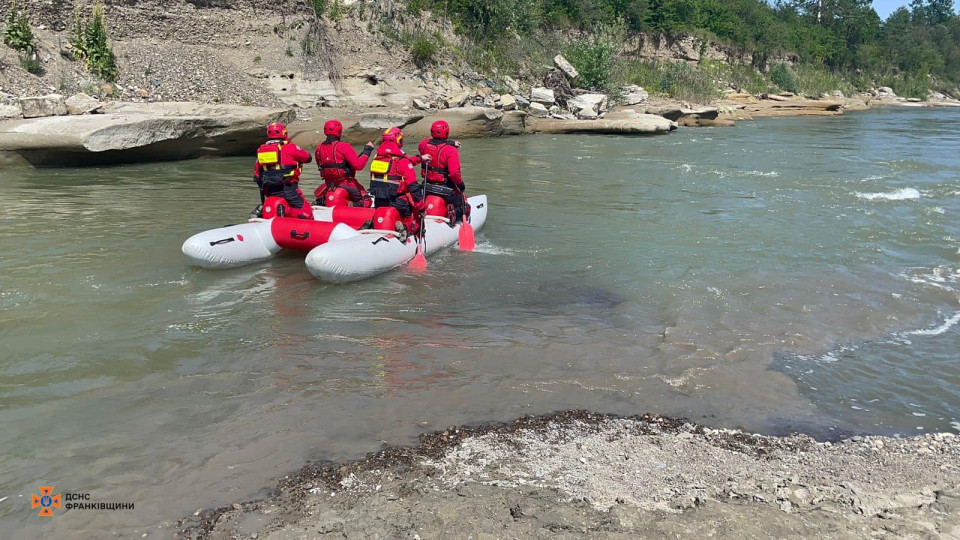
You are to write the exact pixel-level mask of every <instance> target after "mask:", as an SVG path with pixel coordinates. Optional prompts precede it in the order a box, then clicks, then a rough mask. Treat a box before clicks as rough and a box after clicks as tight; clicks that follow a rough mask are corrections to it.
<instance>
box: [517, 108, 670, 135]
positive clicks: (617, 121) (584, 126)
mask: <svg viewBox="0 0 960 540" xmlns="http://www.w3.org/2000/svg"><path fill="white" fill-rule="evenodd" d="M674 129H677V124H676V123H675V122H671V121H670V120H667V119H666V118H664V117H662V116H657V115H652V114H641V113H637V112H635V111H631V110H624V111H616V112H611V113H608V114H607V116H606V117H605V118H602V119H598V120H561V119H556V118H528V119H527V132H528V133H604V134H617V135H639V134H654V133H666V132H669V131H671V130H674Z"/></svg>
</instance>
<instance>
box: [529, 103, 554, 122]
mask: <svg viewBox="0 0 960 540" xmlns="http://www.w3.org/2000/svg"><path fill="white" fill-rule="evenodd" d="M528 112H529V113H530V114H531V115H533V116H535V117H537V118H547V117H548V116H550V111H549V110H547V108H546V107H545V106H544V105H543V104H542V103H536V102H534V103H531V104H530V109H529V110H528Z"/></svg>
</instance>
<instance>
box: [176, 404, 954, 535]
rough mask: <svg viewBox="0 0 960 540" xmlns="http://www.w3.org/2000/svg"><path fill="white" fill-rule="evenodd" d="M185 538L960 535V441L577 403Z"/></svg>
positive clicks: (289, 481) (211, 517)
mask: <svg viewBox="0 0 960 540" xmlns="http://www.w3.org/2000/svg"><path fill="white" fill-rule="evenodd" d="M177 534H178V536H179V537H181V538H204V539H207V538H208V539H228V538H259V539H312V538H476V539H480V538H540V537H544V538H546V537H549V538H583V537H590V538H638V537H642V538H667V537H670V538H704V537H719V538H768V537H771V538H774V537H775V538H811V537H818V538H866V537H875V538H960V437H957V436H955V435H954V434H950V433H941V434H930V435H924V436H918V437H911V438H903V439H898V438H889V437H874V436H864V437H861V436H856V437H852V438H849V439H845V440H840V441H816V440H814V439H813V438H811V437H809V436H806V435H792V436H788V437H770V436H762V435H756V434H749V433H744V432H741V431H736V430H725V429H722V430H713V429H709V428H707V427H704V426H701V425H696V424H692V423H689V422H686V421H684V420H679V419H673V418H665V417H659V416H654V415H644V416H642V417H631V418H620V417H614V416H608V415H599V414H592V413H589V412H584V411H567V412H562V413H556V414H552V415H547V416H537V417H525V418H521V419H517V420H515V421H513V422H511V423H508V424H498V425H486V426H479V427H460V428H458V427H451V428H448V429H446V430H444V431H443V432H438V433H432V434H426V435H422V436H421V438H420V444H419V445H418V446H416V447H390V448H387V449H384V450H382V451H380V452H377V453H375V454H371V455H369V456H367V457H366V458H364V459H361V460H358V461H355V462H349V463H341V464H312V465H308V466H306V467H304V468H303V469H302V470H301V471H299V472H298V473H297V474H294V475H291V476H288V477H285V478H283V479H282V480H281V481H280V483H279V485H278V487H277V489H276V492H275V494H274V495H273V496H272V497H270V498H268V499H265V500H260V501H253V502H247V503H237V504H234V505H233V506H231V507H227V508H222V509H218V510H212V511H204V512H199V513H198V514H197V515H195V516H193V517H189V518H185V519H183V520H181V521H180V522H179V523H178V532H177Z"/></svg>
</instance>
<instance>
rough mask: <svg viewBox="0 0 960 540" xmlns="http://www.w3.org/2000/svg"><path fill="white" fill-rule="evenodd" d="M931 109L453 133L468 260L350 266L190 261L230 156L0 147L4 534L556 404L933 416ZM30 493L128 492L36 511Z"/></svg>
mask: <svg viewBox="0 0 960 540" xmlns="http://www.w3.org/2000/svg"><path fill="white" fill-rule="evenodd" d="M958 120H960V115H958V114H957V113H956V112H952V111H947V112H944V111H936V112H927V111H905V112H901V111H874V112H870V113H866V114H858V115H848V116H845V117H843V118H839V119H829V120H824V119H816V120H801V119H797V120H777V121H758V122H753V123H749V124H743V125H741V126H739V127H737V128H734V129H722V130H713V129H686V130H682V131H679V132H675V133H672V134H670V135H667V136H660V137H646V138H617V137H547V136H539V137H527V138H512V139H499V140H484V141H466V142H465V143H464V148H463V155H464V160H465V162H466V164H467V166H468V170H469V171H470V173H469V176H468V177H467V181H468V185H469V187H470V189H469V192H470V193H481V192H483V193H487V194H488V196H489V200H490V214H489V218H488V220H487V225H486V227H485V228H484V229H483V230H482V231H481V232H480V235H479V237H478V244H479V245H478V250H477V252H475V253H462V252H458V251H446V252H442V253H440V254H438V255H437V256H435V257H434V258H432V259H431V261H430V267H429V270H428V272H427V274H426V275H423V276H416V275H413V274H409V273H407V272H404V271H398V272H394V273H392V274H388V275H384V276H381V277H378V278H375V279H372V280H368V281H364V282H359V283H355V284H350V285H345V286H330V285H325V284H322V283H320V282H318V281H316V280H314V279H313V278H312V277H311V276H310V275H309V273H307V271H306V269H305V268H304V267H303V263H302V257H298V256H296V255H293V256H284V257H281V258H279V259H277V260H274V261H271V262H269V263H265V264H259V265H255V266H251V267H247V268H240V269H235V270H230V271H206V270H201V269H196V268H192V267H189V266H187V265H186V264H185V262H184V260H183V259H182V257H181V255H180V251H179V248H180V244H181V243H182V242H183V240H184V239H185V238H187V237H188V236H190V235H191V234H193V233H195V232H198V231H201V230H204V229H207V228H212V227H217V226H221V225H224V224H226V223H229V222H235V221H237V220H241V219H243V218H244V217H245V216H246V214H247V212H249V210H250V209H251V208H252V206H253V205H254V204H255V203H256V195H255V189H254V188H253V186H252V183H250V182H249V181H248V180H247V179H248V177H249V168H250V164H249V163H248V161H247V160H240V159H236V160H232V159H231V160H216V161H193V162H183V163H173V164H150V165H139V166H124V167H116V168H100V169H59V170H40V171H24V170H16V171H13V170H4V171H0V195H2V200H3V201H5V202H4V204H3V206H2V207H0V254H2V255H0V344H2V345H0V425H2V426H3V430H2V435H0V471H2V479H0V529H2V530H3V531H5V533H4V536H6V535H7V534H6V531H12V533H11V534H12V537H13V538H33V537H37V535H41V536H48V537H60V538H90V537H98V538H99V537H103V536H105V535H109V534H110V533H111V532H115V533H116V534H118V535H120V536H123V537H126V536H136V537H139V536H140V534H142V533H143V532H144V531H151V535H152V536H154V537H156V536H162V535H163V534H164V530H162V529H158V528H157V527H158V526H160V525H163V524H164V523H170V522H172V521H174V520H175V519H176V518H178V517H180V516H182V515H185V514H189V513H192V512H193V511H195V510H197V509H198V508H200V507H210V506H219V505H223V504H228V503H231V502H234V501H237V500H243V499H247V498H250V497H252V496H255V495H256V494H257V493H258V491H259V490H261V489H263V488H264V487H267V486H270V485H272V484H273V482H274V480H275V479H276V478H277V477H279V476H282V475H283V474H285V473H287V472H290V471H293V470H295V469H297V468H298V467H299V466H301V465H302V464H303V463H304V461H306V460H308V459H330V460H343V459H350V458H354V457H358V456H360V455H362V454H364V453H366V452H368V451H372V450H376V449H378V448H380V447H381V445H383V444H395V443H401V444H403V443H409V442H411V441H412V440H413V439H414V438H415V436H416V434H418V433H420V432H422V431H430V430H434V429H440V428H443V427H445V426H447V425H450V424H455V423H473V422H484V421H498V420H507V419H511V418H514V417H517V416H520V415H523V414H527V413H542V412H548V411H552V410H556V409H568V408H587V409H593V410H597V411H602V412H614V413H622V414H633V413H643V412H656V413H661V414H665V415H679V416H686V417H689V418H692V419H695V420H699V421H702V422H705V423H707V424H711V425H719V426H745V427H747V428H749V429H752V430H756V431H763V432H780V431H786V430H808V431H812V432H815V433H818V434H820V435H823V436H829V434H831V433H841V432H846V431H850V430H855V431H866V432H875V433H908V432H909V433H912V432H915V431H923V430H945V429H958V428H960V424H957V422H958V419H960V399H958V398H957V395H958V393H957V391H956V389H957V388H958V384H960V363H958V362H957V353H956V351H957V350H960V347H958V345H960V337H958V336H960V334H958V331H957V326H955V323H956V322H957V320H958V319H960V315H958V312H960V308H958V293H957V287H958V284H957V276H958V275H960V273H958V268H960V255H958V238H960V226H958V224H957V220H956V219H955V217H956V215H957V212H958V210H960V158H958V157H957V156H958V153H957V152H954V151H951V150H950V149H951V148H952V149H954V150H955V149H956V148H957V147H958V144H957V143H958V142H960V139H958V137H957V135H956V132H955V125H956V123H957V121H958ZM480 167H485V168H486V170H485V172H484V173H481V172H480V170H479V168H480ZM314 183H315V181H312V182H308V184H309V187H310V188H311V189H312V187H313V184H314ZM202 190H209V191H210V192H213V193H218V194H221V195H222V197H223V202H222V203H219V204H217V205H214V206H209V205H208V204H207V201H208V199H209V196H208V195H206V194H205V193H204V192H203V191H202ZM41 485H52V486H54V487H55V490H56V492H59V493H89V494H90V495H91V499H93V500H95V501H98V502H134V503H135V510H133V511H106V510H103V511H78V510H72V511H70V512H66V513H65V512H63V511H62V510H60V511H57V515H56V516H54V517H53V518H40V517H38V516H36V510H31V509H30V498H31V494H36V493H39V492H38V491H37V488H38V486H41ZM4 497H6V499H4Z"/></svg>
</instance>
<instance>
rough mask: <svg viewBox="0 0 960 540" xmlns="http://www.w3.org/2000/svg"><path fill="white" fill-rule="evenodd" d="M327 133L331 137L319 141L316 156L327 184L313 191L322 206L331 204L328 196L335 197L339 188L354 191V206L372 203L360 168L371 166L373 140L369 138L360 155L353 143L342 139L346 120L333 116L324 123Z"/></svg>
mask: <svg viewBox="0 0 960 540" xmlns="http://www.w3.org/2000/svg"><path fill="white" fill-rule="evenodd" d="M323 134H324V135H326V136H327V139H326V140H325V141H323V142H322V143H320V144H318V145H317V150H316V152H315V153H314V156H315V157H316V158H317V167H318V168H319V169H320V177H321V178H323V184H321V185H320V187H318V188H317V190H316V191H314V192H313V195H314V196H315V197H316V203H315V204H317V205H318V206H326V205H327V196H328V195H330V196H331V197H332V193H333V191H334V189H335V188H338V187H339V188H343V189H344V190H345V191H346V192H347V193H348V194H349V195H350V203H351V204H352V205H353V206H367V207H369V206H371V205H372V203H373V201H372V200H370V198H369V197H367V190H366V188H364V187H363V185H361V184H360V182H358V181H357V178H356V176H357V171H359V170H362V169H363V168H364V167H366V166H367V160H368V159H370V154H371V153H372V152H373V143H372V142H368V143H367V145H366V146H365V147H364V148H363V152H361V153H360V154H359V155H355V154H354V153H353V147H351V146H350V145H349V144H347V143H345V142H342V141H341V140H340V137H342V136H343V124H341V123H340V121H338V120H329V121H327V123H325V124H324V125H323Z"/></svg>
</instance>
